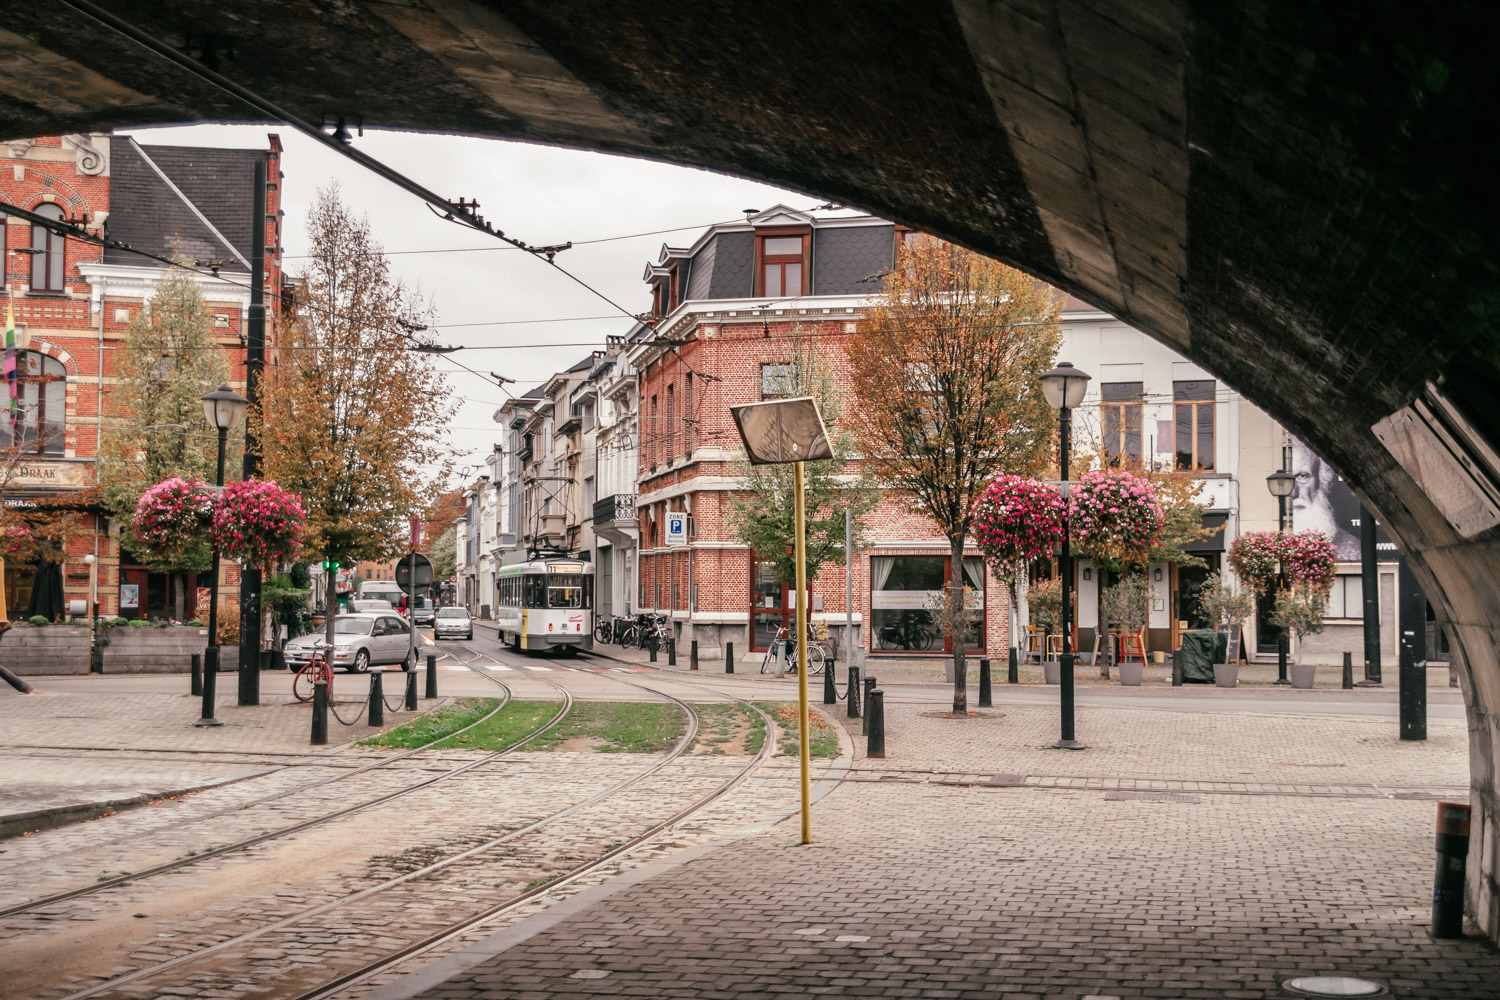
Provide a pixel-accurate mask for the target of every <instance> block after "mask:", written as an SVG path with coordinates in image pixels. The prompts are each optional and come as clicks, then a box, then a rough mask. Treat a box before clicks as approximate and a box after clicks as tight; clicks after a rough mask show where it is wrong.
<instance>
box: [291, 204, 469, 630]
mask: <svg viewBox="0 0 1500 1000" xmlns="http://www.w3.org/2000/svg"><path fill="white" fill-rule="evenodd" d="M308 229H309V233H310V236H311V249H310V254H309V257H308V262H307V265H306V268H305V270H304V271H303V273H302V275H301V280H302V292H301V295H300V297H299V302H298V307H297V312H296V315H295V316H294V317H293V318H292V319H291V322H289V323H287V324H286V325H285V326H284V327H283V331H282V337H281V343H280V345H279V350H278V354H279V358H278V362H277V364H274V365H270V366H267V368H266V373H265V381H264V383H263V386H264V394H263V397H262V416H263V419H264V428H265V431H264V440H263V448H264V449H265V452H264V454H265V457H264V474H265V476H266V478H267V479H274V480H275V481H276V482H277V483H279V484H280V485H281V486H282V487H284V488H286V489H289V490H292V491H293V492H296V493H298V494H300V495H301V496H302V502H303V508H304V512H305V514H306V518H307V522H306V542H305V548H304V554H305V555H306V557H307V558H308V559H310V560H312V561H323V560H334V561H336V562H339V563H341V564H343V565H345V566H352V565H354V564H355V563H357V562H359V561H361V560H372V561H383V560H386V559H390V558H392V557H393V556H395V555H397V554H398V553H400V552H402V551H405V544H406V532H407V530H408V523H409V522H408V520H407V519H408V518H409V517H410V516H411V515H412V514H413V513H420V512H425V511H427V510H428V508H429V506H430V505H431V504H432V502H433V500H434V499H435V498H436V497H437V495H438V493H439V491H440V489H441V487H442V484H443V483H444V482H445V481H446V480H447V478H448V464H449V450H448V448H447V447H446V446H445V444H444V442H443V435H444V429H445V425H446V423H447V421H448V417H449V407H450V404H449V402H448V392H447V381H446V379H445V378H444V377H443V376H442V375H441V373H439V372H437V371H436V370H435V369H434V368H433V366H432V364H431V362H430V360H429V356H428V355H425V354H422V353H419V352H417V351H415V350H414V349H413V348H414V346H415V345H414V343H413V340H412V337H411V334H410V329H411V328H412V327H415V326H419V325H420V324H419V323H417V322H416V320H417V317H419V316H420V315H421V314H422V312H423V306H422V303H421V301H420V300H419V298H418V296H417V295H416V294H414V293H413V292H412V291H411V290H410V289H408V288H407V287H406V286H405V285H403V284H402V283H401V282H400V281H399V280H397V279H396V278H394V277H393V276H392V275H391V270H390V264H389V262H388V261H387V260H386V258H385V255H384V253H383V251H382V248H381V246H380V244H379V243H378V242H376V240H375V239H374V237H373V236H372V235H371V232H370V225H369V222H368V221H367V220H366V219H363V218H356V217H355V216H354V215H353V214H352V213H351V212H350V210H349V209H348V208H347V207H346V206H345V205H344V204H343V203H342V202H341V201H340V200H339V196H338V192H337V190H336V189H333V190H323V191H320V192H319V194H318V198H317V202H316V204H315V205H314V206H313V209H312V211H311V215H310V218H309V220H308ZM327 579H328V584H327V593H326V598H325V599H326V602H327V606H328V607H329V608H330V609H331V608H333V607H334V604H335V601H336V600H337V595H336V592H335V582H336V574H333V573H330V574H328V577H327ZM327 635H328V638H329V641H330V642H331V641H332V637H333V616H332V615H329V618H328V624H327Z"/></svg>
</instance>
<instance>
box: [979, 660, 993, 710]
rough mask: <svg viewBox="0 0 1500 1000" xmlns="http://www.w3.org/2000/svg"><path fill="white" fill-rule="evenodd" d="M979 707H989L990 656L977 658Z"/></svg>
mask: <svg viewBox="0 0 1500 1000" xmlns="http://www.w3.org/2000/svg"><path fill="white" fill-rule="evenodd" d="M979 707H980V708H989V707H990V658H989V657H988V656H981V657H980V658H979Z"/></svg>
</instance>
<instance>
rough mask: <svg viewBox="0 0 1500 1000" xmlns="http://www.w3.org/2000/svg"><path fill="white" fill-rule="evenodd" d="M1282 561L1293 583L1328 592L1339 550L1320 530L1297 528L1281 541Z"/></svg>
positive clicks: (1334, 572) (1335, 568)
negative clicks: (1295, 531) (1292, 533)
mask: <svg viewBox="0 0 1500 1000" xmlns="http://www.w3.org/2000/svg"><path fill="white" fill-rule="evenodd" d="M1281 558H1282V561H1283V563H1284V564H1285V567H1286V578H1287V579H1288V580H1289V581H1291V583H1292V584H1294V585H1298V586H1303V587H1306V588H1307V589H1308V590H1310V591H1315V592H1319V591H1320V592H1322V593H1323V594H1327V593H1328V591H1329V590H1330V589H1332V587H1333V579H1334V576H1335V575H1336V572H1337V570H1338V553H1336V552H1335V551H1334V548H1333V543H1332V542H1331V541H1329V540H1328V536H1327V535H1325V534H1323V532H1321V531H1314V530H1309V531H1299V532H1297V533H1296V534H1295V535H1287V536H1286V537H1285V538H1284V539H1283V541H1282V555H1281Z"/></svg>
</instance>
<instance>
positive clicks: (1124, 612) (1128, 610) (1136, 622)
mask: <svg viewBox="0 0 1500 1000" xmlns="http://www.w3.org/2000/svg"><path fill="white" fill-rule="evenodd" d="M1150 600H1151V584H1150V583H1148V582H1147V581H1146V576H1145V574H1144V573H1134V574H1131V575H1130V576H1127V577H1124V578H1123V579H1121V580H1120V581H1119V582H1118V583H1116V584H1114V585H1113V586H1109V587H1105V588H1104V592H1103V593H1102V594H1100V595H1099V608H1100V612H1101V613H1102V614H1103V616H1104V620H1105V623H1106V624H1107V625H1110V626H1119V628H1120V630H1121V632H1123V633H1124V634H1126V635H1140V633H1141V630H1142V629H1144V628H1145V627H1146V608H1147V607H1148V605H1149V603H1150ZM1145 666H1146V665H1145V664H1144V663H1142V662H1139V661H1137V662H1131V661H1130V660H1127V659H1125V658H1124V657H1121V658H1120V664H1119V668H1120V683H1121V684H1123V685H1125V686H1127V687H1139V686H1140V683H1141V678H1142V677H1143V676H1144V674H1145Z"/></svg>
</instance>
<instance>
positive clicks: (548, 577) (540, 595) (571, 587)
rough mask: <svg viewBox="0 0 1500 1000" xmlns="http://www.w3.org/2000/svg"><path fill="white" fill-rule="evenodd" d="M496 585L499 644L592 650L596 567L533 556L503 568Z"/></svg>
mask: <svg viewBox="0 0 1500 1000" xmlns="http://www.w3.org/2000/svg"><path fill="white" fill-rule="evenodd" d="M497 587H498V589H499V594H498V595H497V597H496V603H495V623H496V624H497V625H499V626H500V641H501V642H507V643H510V644H511V645H512V646H513V647H514V648H516V649H540V650H552V649H555V650H558V651H560V652H562V653H563V654H565V655H566V654H571V653H573V652H575V651H576V650H579V649H593V648H594V610H593V609H594V570H593V567H592V566H590V565H589V564H588V563H585V562H580V561H578V560H576V559H558V558H536V559H532V560H531V561H530V562H524V563H517V564H515V565H514V566H502V567H501V568H500V572H499V574H498V579H497Z"/></svg>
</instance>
